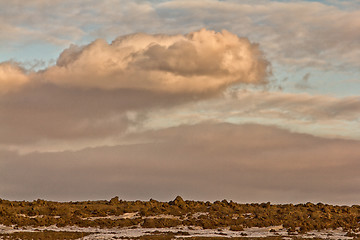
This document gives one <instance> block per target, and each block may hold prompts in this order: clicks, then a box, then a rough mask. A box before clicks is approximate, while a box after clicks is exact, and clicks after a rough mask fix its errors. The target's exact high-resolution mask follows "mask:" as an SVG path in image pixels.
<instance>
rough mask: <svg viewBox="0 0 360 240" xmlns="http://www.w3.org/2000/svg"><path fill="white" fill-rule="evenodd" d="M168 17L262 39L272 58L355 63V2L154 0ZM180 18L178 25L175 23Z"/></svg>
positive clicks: (322, 65)
mask: <svg viewBox="0 0 360 240" xmlns="http://www.w3.org/2000/svg"><path fill="white" fill-rule="evenodd" d="M158 9H159V14H160V16H161V17H162V18H163V19H165V20H166V22H169V23H172V21H171V20H173V19H174V18H176V19H177V21H176V22H175V23H173V25H175V26H173V27H178V28H180V29H181V25H186V26H187V27H188V28H191V26H197V27H198V26H204V27H206V26H211V27H212V28H214V29H218V28H220V29H221V28H225V29H228V30H230V31H232V32H235V33H242V34H244V35H246V36H248V37H249V38H250V39H251V40H253V41H257V42H261V46H262V49H263V50H264V51H265V53H266V55H267V56H268V57H269V59H271V62H272V63H274V62H276V63H279V64H281V65H285V66H287V67H291V68H294V69H298V68H303V67H311V68H314V67H315V68H319V69H322V70H334V69H338V70H339V69H340V70H343V69H344V68H345V69H349V68H350V69H351V68H356V67H359V59H360V57H359V56H360V52H359V51H358V49H359V43H358V41H357V39H359V37H360V35H359V31H356V29H358V28H359V26H360V18H359V16H360V12H359V10H358V8H356V7H350V8H344V7H342V5H341V4H335V5H329V4H328V3H326V2H323V3H321V2H313V1H261V0H259V1H241V2H235V1H218V0H207V1H196V2H195V1H187V0H174V1H165V2H163V3H161V4H159V6H158ZM177 23H179V25H177Z"/></svg>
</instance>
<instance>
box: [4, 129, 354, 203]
mask: <svg viewBox="0 0 360 240" xmlns="http://www.w3.org/2000/svg"><path fill="white" fill-rule="evenodd" d="M131 138H135V139H146V138H147V139H150V140H151V142H148V143H141V144H134V145H127V146H114V147H98V148H92V149H85V150H82V151H76V152H58V153H32V154H27V155H22V156H19V155H16V154H14V153H9V152H1V155H2V156H1V159H2V160H1V162H0V164H1V168H0V169H1V170H0V173H1V174H0V180H1V182H2V187H1V188H0V189H1V191H0V193H1V195H2V196H3V197H5V198H10V199H33V198H39V197H41V198H46V199H55V200H70V199H71V200H75V199H99V198H100V199H104V198H110V197H111V196H114V195H119V196H120V197H121V198H124V199H132V200H133V199H149V198H155V199H159V200H169V199H172V198H173V197H174V196H175V195H178V194H180V195H182V196H184V197H185V198H187V199H202V200H216V199H224V198H227V199H232V200H236V201H240V202H247V201H252V202H253V201H259V202H267V201H272V202H278V203H279V202H307V201H312V202H319V201H321V202H327V203H336V204H354V203H356V202H357V201H359V199H360V189H359V181H360V179H359V178H358V177H357V176H358V171H359V168H360V165H359V162H358V159H359V157H360V155H359V154H360V152H359V151H358V149H359V147H360V142H359V141H349V140H339V139H324V138H319V137H313V136H310V135H306V134H296V133H291V132H288V131H286V130H282V129H279V128H276V127H266V126H261V125H251V124H248V125H231V124H213V123H203V124H198V125H193V126H179V127H176V128H170V129H164V130H160V131H151V132H146V133H143V134H140V135H135V136H132V137H131ZM100 159H101V161H100Z"/></svg>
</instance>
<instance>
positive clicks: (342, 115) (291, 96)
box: [144, 89, 360, 140]
mask: <svg viewBox="0 0 360 240" xmlns="http://www.w3.org/2000/svg"><path fill="white" fill-rule="evenodd" d="M209 120H211V121H217V122H232V123H248V122H255V123H261V124H267V125H269V124H271V125H276V126H280V127H284V128H287V129H290V130H291V131H295V132H302V133H308V134H312V135H316V136H323V137H330V138H333V137H341V138H346V139H358V140H359V139H360V131H358V129H359V120H360V98H359V97H358V96H350V97H343V98H337V97H333V96H329V95H311V94H307V93H284V92H271V91H253V90H232V89H229V90H227V91H226V92H225V94H224V95H223V96H220V97H215V98H212V99H207V100H205V101H198V102H196V103H191V104H185V105H182V106H178V107H176V108H172V109H161V110H158V111H156V112H151V113H149V116H148V119H147V121H145V123H144V124H145V125H147V126H148V127H149V128H161V127H164V126H165V125H166V126H177V125H180V124H194V123H199V122H202V121H209Z"/></svg>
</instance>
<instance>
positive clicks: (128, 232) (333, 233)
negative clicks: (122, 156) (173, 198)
mask: <svg viewBox="0 0 360 240" xmlns="http://www.w3.org/2000/svg"><path fill="white" fill-rule="evenodd" d="M271 229H275V230H276V232H270V230H271ZM44 230H48V231H69V232H90V233H94V234H91V235H89V236H86V237H84V238H83V239H87V240H94V239H112V238H118V239H119V238H122V237H129V238H132V237H134V238H135V237H140V236H144V235H151V234H156V233H168V232H170V233H174V234H176V233H178V237H229V238H230V237H269V236H282V237H283V239H291V237H302V238H322V239H341V240H350V239H353V238H352V237H347V236H345V234H346V232H344V231H343V230H342V229H336V230H322V231H310V232H308V233H306V234H298V233H296V232H295V233H293V234H291V235H289V234H288V232H287V231H286V229H283V228H282V226H272V227H266V228H258V227H253V228H245V229H244V231H230V230H229V228H219V229H201V228H200V227H196V228H195V227H191V228H189V227H187V226H179V227H174V228H111V229H102V228H91V227H88V228H81V227H77V226H68V227H57V226H49V227H25V228H21V229H17V228H15V227H14V226H13V227H8V226H4V225H0V232H1V233H14V232H35V231H44ZM181 232H183V233H184V232H185V233H188V234H189V235H182V234H181Z"/></svg>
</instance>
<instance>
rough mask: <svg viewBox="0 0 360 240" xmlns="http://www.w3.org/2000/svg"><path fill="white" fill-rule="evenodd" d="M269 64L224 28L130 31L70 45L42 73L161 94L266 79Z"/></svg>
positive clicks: (62, 81)
mask: <svg viewBox="0 0 360 240" xmlns="http://www.w3.org/2000/svg"><path fill="white" fill-rule="evenodd" d="M268 70H269V64H268V62H267V61H266V60H265V59H264V57H263V56H262V53H261V52H260V50H259V47H258V45H257V44H252V43H250V42H249V40H248V39H246V38H239V37H238V36H237V35H235V34H232V33H230V32H228V31H225V30H224V31H222V32H214V31H208V30H205V29H202V30H200V31H197V32H192V33H190V34H187V35H173V36H171V35H170V36H169V35H147V34H133V35H127V36H122V37H118V38H117V39H116V40H114V41H113V42H112V43H111V44H108V43H107V42H106V41H104V40H97V41H94V42H93V43H91V44H89V45H87V46H83V47H79V46H74V45H73V46H71V47H70V48H68V49H66V50H65V51H64V52H63V53H62V54H61V55H60V57H59V59H58V61H57V64H56V66H53V67H50V68H49V69H47V70H46V71H45V72H44V73H43V74H42V76H43V77H44V78H45V79H46V81H49V82H55V83H56V84H59V85H68V86H77V87H84V88H101V89H119V88H127V89H145V90H151V91H164V92H174V93H178V92H192V93H202V92H209V91H219V90H221V89H223V88H225V87H226V86H228V85H231V84H235V83H254V84H261V83H265V82H266V77H267V74H268Z"/></svg>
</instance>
